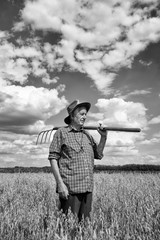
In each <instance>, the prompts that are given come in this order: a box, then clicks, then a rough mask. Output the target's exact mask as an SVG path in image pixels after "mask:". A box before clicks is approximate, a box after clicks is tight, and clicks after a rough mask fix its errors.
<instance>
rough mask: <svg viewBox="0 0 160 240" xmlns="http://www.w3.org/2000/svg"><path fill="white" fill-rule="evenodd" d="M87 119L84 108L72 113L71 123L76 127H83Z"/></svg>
mask: <svg viewBox="0 0 160 240" xmlns="http://www.w3.org/2000/svg"><path fill="white" fill-rule="evenodd" d="M86 117H87V110H86V108H85V107H80V108H77V109H76V110H75V111H74V113H73V118H72V121H73V123H74V124H76V125H78V126H83V124H84V122H85V120H86Z"/></svg>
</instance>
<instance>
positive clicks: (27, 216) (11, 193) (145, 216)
mask: <svg viewBox="0 0 160 240" xmlns="http://www.w3.org/2000/svg"><path fill="white" fill-rule="evenodd" d="M94 177H95V187H94V197H93V208H92V214H91V220H90V221H89V220H88V221H84V222H82V223H81V224H78V222H77V219H76V218H75V217H74V216H73V215H72V214H71V213H69V214H68V217H67V218H66V217H65V216H64V215H63V214H62V213H61V212H59V211H58V209H57V205H58V199H57V195H56V193H55V181H54V177H53V175H52V174H47V173H46V174H44V173H37V174H34V173H20V174H18V173H16V174H6V173H5V174H2V173H1V174H0V240H23V239H26V240H41V239H42V240H43V239H44V240H54V239H55V240H60V239H62V240H69V239H75V240H78V239H79V240H83V239H86V240H94V239H98V240H101V239H104V240H156V239H157V240H159V239H160V173H155V174H151V173H145V174H142V173H124V172H123V173H112V174H109V173H98V174H95V176H94Z"/></svg>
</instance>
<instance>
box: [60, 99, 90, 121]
mask: <svg viewBox="0 0 160 240" xmlns="http://www.w3.org/2000/svg"><path fill="white" fill-rule="evenodd" d="M79 107H85V108H86V110H87V112H88V111H89V109H90V107H91V104H90V103H89V102H82V103H79V102H78V101H77V100H74V101H73V102H72V103H71V104H70V105H69V106H68V107H67V111H68V116H67V117H66V118H65V119H64V122H65V123H66V124H70V123H71V113H73V112H74V111H75V110H76V109H77V108H79Z"/></svg>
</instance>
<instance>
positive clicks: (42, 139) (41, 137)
mask: <svg viewBox="0 0 160 240" xmlns="http://www.w3.org/2000/svg"><path fill="white" fill-rule="evenodd" d="M65 127H67V126H65ZM58 128H60V127H53V128H52V129H48V130H44V131H41V132H40V133H39V134H38V137H37V141H36V145H37V144H38V143H40V144H42V143H47V142H50V140H51V135H52V132H53V131H54V130H57V129H58ZM83 129H86V130H97V127H96V126H84V127H83ZM103 129H105V130H107V131H118V132H140V131H141V129H140V128H121V127H103Z"/></svg>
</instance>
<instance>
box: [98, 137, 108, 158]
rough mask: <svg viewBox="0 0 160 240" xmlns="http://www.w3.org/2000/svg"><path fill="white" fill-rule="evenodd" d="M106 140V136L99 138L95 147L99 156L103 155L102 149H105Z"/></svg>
mask: <svg viewBox="0 0 160 240" xmlns="http://www.w3.org/2000/svg"><path fill="white" fill-rule="evenodd" d="M106 140H107V137H106V136H101V139H100V142H99V144H98V146H97V149H98V152H99V153H101V154H102V153H103V150H104V147H105V144H106Z"/></svg>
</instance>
